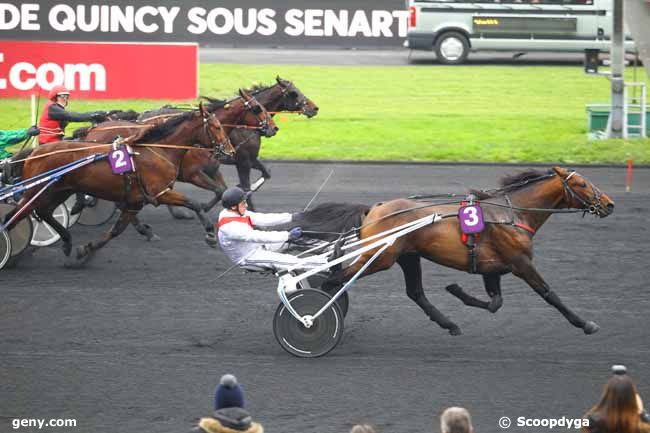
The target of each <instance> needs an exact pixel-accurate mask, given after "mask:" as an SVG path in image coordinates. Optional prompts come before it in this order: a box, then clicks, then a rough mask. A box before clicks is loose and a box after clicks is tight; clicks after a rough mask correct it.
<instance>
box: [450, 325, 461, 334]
mask: <svg viewBox="0 0 650 433" xmlns="http://www.w3.org/2000/svg"><path fill="white" fill-rule="evenodd" d="M449 334H451V335H463V331H461V330H460V328H459V327H458V326H454V327H453V328H451V329H450V330H449Z"/></svg>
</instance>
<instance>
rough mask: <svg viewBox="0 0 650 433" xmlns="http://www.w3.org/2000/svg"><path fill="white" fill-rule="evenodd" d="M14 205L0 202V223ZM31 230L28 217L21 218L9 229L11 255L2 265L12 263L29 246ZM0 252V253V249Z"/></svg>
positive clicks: (31, 226) (32, 228) (30, 222)
mask: <svg viewBox="0 0 650 433" xmlns="http://www.w3.org/2000/svg"><path fill="white" fill-rule="evenodd" d="M15 207H16V206H14V205H10V204H6V203H0V223H2V221H4V218H5V215H7V214H8V213H9V212H10V211H12V210H13V209H14V208H15ZM33 230H34V227H33V225H32V221H31V219H30V218H23V219H22V220H21V221H20V222H19V223H18V224H16V226H15V227H14V228H13V229H11V231H10V232H9V238H10V240H11V257H10V260H9V263H6V264H5V265H4V266H10V265H12V264H14V263H15V262H16V261H17V260H18V257H19V256H20V255H21V254H22V253H23V252H24V251H25V250H26V249H27V247H29V243H30V241H31V240H32V233H33ZM0 254H2V252H1V251H0ZM0 259H1V258H0Z"/></svg>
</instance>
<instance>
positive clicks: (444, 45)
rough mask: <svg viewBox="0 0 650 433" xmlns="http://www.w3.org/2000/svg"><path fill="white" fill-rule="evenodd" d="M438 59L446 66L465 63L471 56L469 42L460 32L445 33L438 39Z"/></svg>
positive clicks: (436, 49) (436, 48)
mask: <svg viewBox="0 0 650 433" xmlns="http://www.w3.org/2000/svg"><path fill="white" fill-rule="evenodd" d="M435 51H436V57H437V58H438V61H439V62H440V63H443V64H445V65H458V64H461V63H463V62H465V59H467V55H468V54H469V41H468V40H467V37H465V35H463V34H462V33H459V32H445V33H443V34H441V35H440V36H438V39H436V47H435Z"/></svg>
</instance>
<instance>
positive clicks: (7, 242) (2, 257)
mask: <svg viewBox="0 0 650 433" xmlns="http://www.w3.org/2000/svg"><path fill="white" fill-rule="evenodd" d="M10 258H11V239H10V238H9V235H8V234H7V232H6V231H4V230H2V231H0V269H2V268H4V266H5V265H6V264H7V262H8V261H9V259H10Z"/></svg>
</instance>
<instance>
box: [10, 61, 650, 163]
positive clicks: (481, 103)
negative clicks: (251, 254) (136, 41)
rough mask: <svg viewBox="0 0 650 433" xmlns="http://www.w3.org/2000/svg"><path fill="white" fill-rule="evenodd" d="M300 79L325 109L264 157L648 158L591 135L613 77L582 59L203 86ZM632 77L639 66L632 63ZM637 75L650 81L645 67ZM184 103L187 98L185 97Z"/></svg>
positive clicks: (229, 81) (236, 83)
mask: <svg viewBox="0 0 650 433" xmlns="http://www.w3.org/2000/svg"><path fill="white" fill-rule="evenodd" d="M276 74H279V75H280V76H281V77H283V78H288V79H291V80H293V81H294V82H295V83H296V85H297V86H298V87H299V88H300V89H301V90H302V91H303V92H304V93H305V94H306V95H307V96H308V97H310V98H311V99H312V100H313V101H314V102H316V103H317V104H318V105H319V107H320V113H319V114H318V116H317V117H315V118H313V119H309V120H308V119H306V118H304V117H298V116H295V115H280V116H278V117H276V120H277V123H278V125H279V126H280V132H279V134H278V135H277V136H276V137H274V138H273V139H265V140H264V145H263V151H262V157H263V158H275V159H340V160H409V161H490V162H493V161H497V162H561V163H624V162H625V161H627V160H628V159H629V158H633V159H634V160H635V162H637V163H646V164H647V163H650V140H628V141H624V140H601V141H593V140H588V139H587V131H586V129H587V115H586V112H585V105H586V104H588V103H594V102H607V101H608V100H609V92H610V90H609V81H607V80H606V79H604V78H599V77H589V76H586V75H585V74H584V73H583V71H582V68H581V67H579V66H575V67H574V66H559V67H516V66H481V67H477V66H460V67H458V66H455V67H451V66H450V67H444V66H398V67H371V66H367V67H317V66H275V65H264V66H255V65H212V64H211V65H201V68H200V93H201V94H205V95H210V96H228V95H232V94H234V92H235V91H236V89H237V88H238V87H240V86H242V87H245V86H249V85H250V84H251V83H252V82H255V81H261V82H269V83H270V82H273V79H274V77H275V76H276ZM628 74H629V76H628V78H629V79H631V78H632V71H631V70H628ZM638 75H639V76H640V77H643V78H644V79H646V82H647V78H646V76H645V73H644V71H643V69H642V68H639V70H638ZM164 102H166V101H141V100H132V101H108V102H103V101H80V100H76V99H74V95H73V99H72V101H71V106H70V109H71V110H75V111H85V110H93V109H108V108H133V109H135V110H144V109H149V108H152V107H157V106H160V105H162V104H163V103H164ZM183 102H186V101H183ZM28 123H29V102H28V101H27V100H15V99H14V100H11V99H10V100H3V101H2V108H0V125H1V126H2V127H3V128H7V129H10V128H17V127H22V126H25V125H27V124H28Z"/></svg>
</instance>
